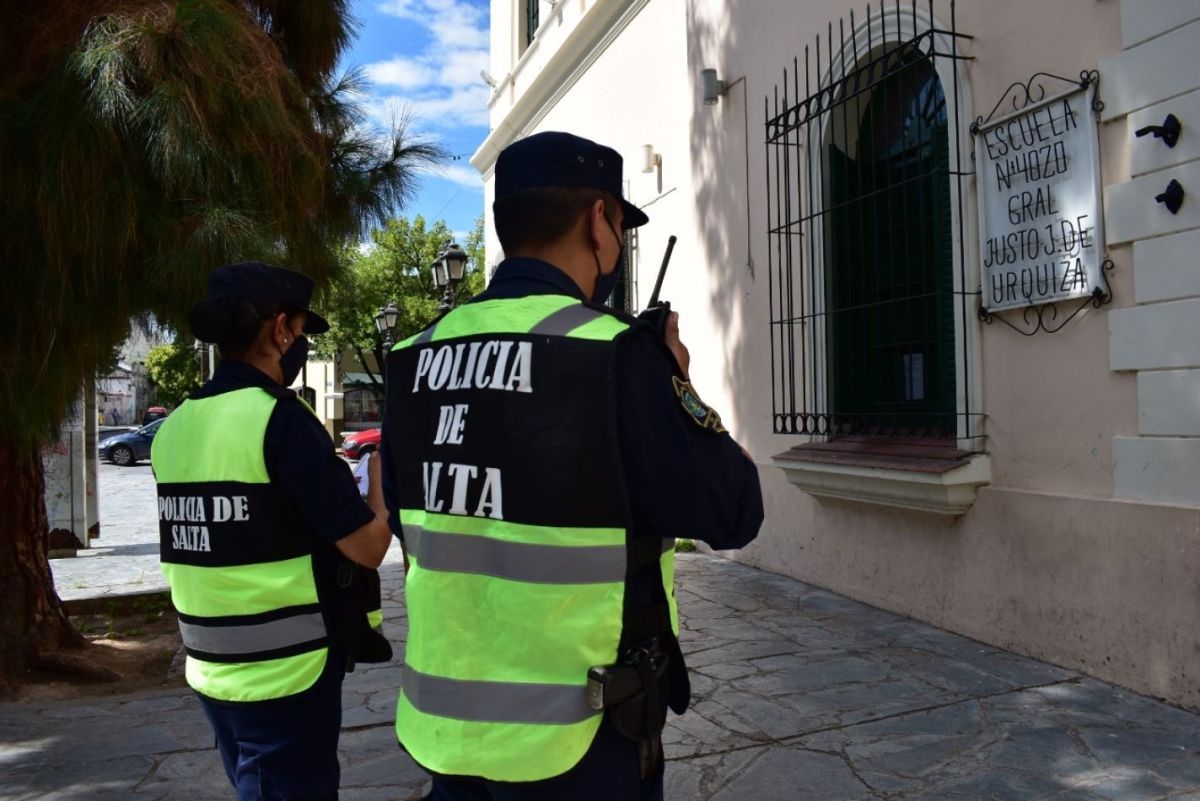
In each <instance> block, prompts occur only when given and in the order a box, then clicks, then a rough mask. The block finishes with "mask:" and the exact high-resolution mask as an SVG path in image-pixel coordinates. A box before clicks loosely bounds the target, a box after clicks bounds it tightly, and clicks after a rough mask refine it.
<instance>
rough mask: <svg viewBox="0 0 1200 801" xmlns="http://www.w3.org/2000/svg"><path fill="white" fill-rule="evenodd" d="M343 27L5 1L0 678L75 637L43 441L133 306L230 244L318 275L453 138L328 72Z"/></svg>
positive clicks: (272, 6) (310, 1)
mask: <svg viewBox="0 0 1200 801" xmlns="http://www.w3.org/2000/svg"><path fill="white" fill-rule="evenodd" d="M351 25H352V23H351V20H350V18H349V15H348V11H347V2H346V0H324V2H317V1H316V0H67V1H66V2H61V3H53V4H46V3H43V2H39V0H11V2H9V3H7V4H6V6H5V15H4V25H3V26H2V28H0V186H3V187H4V211H3V213H2V214H0V264H3V265H4V270H5V292H4V293H3V296H2V297H0V694H3V693H4V691H5V690H6V689H7V687H8V685H9V684H10V683H11V682H12V681H14V680H19V679H20V678H21V676H23V675H24V673H25V671H26V669H27V668H28V667H29V666H30V665H33V664H37V663H40V664H43V665H45V664H48V663H49V662H56V663H59V664H61V663H63V662H64V659H62V658H59V657H60V656H63V655H61V654H59V651H60V649H62V648H64V647H69V646H73V645H78V644H80V643H81V638H80V637H79V635H78V634H77V633H76V632H75V631H74V629H73V628H72V627H71V626H70V623H69V621H68V619H67V617H66V614H65V613H64V611H63V609H62V606H61V603H60V602H59V600H58V597H57V595H56V594H55V592H54V588H53V584H52V581H51V576H50V569H49V564H48V562H47V561H46V556H45V547H44V540H45V534H46V513H45V504H44V501H43V497H42V493H43V477H42V468H41V460H40V446H41V444H42V443H43V442H45V441H47V439H48V438H50V437H52V436H53V435H54V431H55V430H56V429H57V426H58V424H59V422H60V421H61V420H62V419H63V416H64V412H65V411H66V409H67V408H68V406H69V405H70V404H71V403H72V402H73V401H74V399H75V398H76V397H77V396H78V394H79V391H80V388H81V387H82V385H83V382H84V381H85V380H90V377H91V376H92V375H94V373H95V370H96V367H97V365H98V364H99V362H100V361H101V360H102V359H104V358H106V356H107V354H109V353H111V352H112V349H113V348H114V347H115V346H116V345H117V344H119V342H120V340H121V339H123V337H124V334H125V331H126V324H127V321H128V320H129V319H130V318H131V317H134V316H136V315H139V314H146V313H152V314H153V315H154V316H155V318H156V319H157V320H160V321H162V322H164V323H166V324H169V325H171V326H172V327H174V328H176V329H177V330H178V329H180V328H181V327H182V325H181V323H182V321H183V319H184V315H185V313H186V309H187V308H188V307H189V306H190V304H191V302H192V301H193V300H195V299H196V298H198V297H200V296H201V295H202V294H203V291H204V285H205V281H206V277H207V275H208V273H209V272H210V271H211V270H212V269H214V268H215V267H217V266H220V265H221V264H224V263H228V262H231V261H235V260H239V259H246V258H261V259H265V260H272V261H275V262H276V263H282V264H286V265H288V266H291V267H294V268H296V269H299V270H301V271H303V272H305V273H307V274H309V275H311V276H313V277H314V278H315V279H317V280H319V281H325V280H328V279H329V278H331V277H332V276H334V275H335V274H336V272H337V269H338V267H339V260H338V254H339V252H340V248H341V247H342V246H343V244H344V243H345V242H346V241H350V240H352V239H357V238H358V237H360V236H361V235H362V233H363V232H364V231H365V230H366V228H367V227H368V226H369V224H371V223H373V222H382V221H383V220H385V219H386V218H387V217H388V216H389V215H390V214H391V213H392V212H393V211H394V210H395V208H397V207H398V206H399V205H400V204H401V202H402V201H404V200H405V199H406V198H407V197H409V196H410V194H411V192H412V191H413V189H414V186H415V184H414V174H415V172H416V171H417V170H418V169H421V168H424V167H425V166H427V165H429V164H431V163H434V162H438V161H440V160H441V159H442V157H443V156H444V154H443V152H442V151H441V149H440V148H437V147H435V146H431V145H429V144H426V143H423V142H421V141H417V140H414V139H413V138H412V137H411V136H410V135H409V133H408V130H407V123H406V121H405V120H401V121H400V122H399V124H398V125H397V126H395V129H394V130H392V131H390V132H387V134H386V135H384V136H380V135H379V132H377V131H373V130H371V129H370V128H369V127H367V126H366V125H364V117H363V114H362V112H361V111H360V109H359V107H358V105H356V101H357V97H358V95H359V93H360V91H361V88H362V83H361V79H360V78H359V76H358V75H357V74H356V73H353V72H352V73H349V74H347V75H345V76H343V77H341V78H338V77H337V76H335V74H334V69H335V65H336V64H337V60H338V57H339V55H340V53H341V52H342V50H343V49H344V47H345V46H346V44H347V42H348V41H349V39H350V36H351ZM66 657H68V658H67V659H66V660H65V661H68V662H69V661H70V659H69V655H66ZM76 661H80V660H76Z"/></svg>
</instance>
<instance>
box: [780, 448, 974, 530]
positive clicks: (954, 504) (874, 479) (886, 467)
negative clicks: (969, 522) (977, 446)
mask: <svg viewBox="0 0 1200 801" xmlns="http://www.w3.org/2000/svg"><path fill="white" fill-rule="evenodd" d="M771 461H772V463H773V464H774V465H775V466H776V467H778V468H780V469H781V470H783V472H784V474H785V475H786V476H787V478H788V481H790V482H791V483H792V484H794V485H795V486H797V487H799V488H800V489H801V490H803V491H804V492H807V493H809V494H810V495H815V496H816V497H818V498H838V499H840V500H847V501H858V502H861V503H871V504H876V505H882V506H893V507H898V508H901V509H915V510H917V511H921V512H932V513H935V514H941V515H950V516H957V515H961V514H964V513H966V511H967V510H968V509H970V508H971V504H972V503H974V502H975V490H976V488H977V487H979V486H981V485H983V484H987V483H989V482H990V481H991V477H992V469H991V462H990V460H989V459H988V456H987V454H980V453H976V454H972V453H969V452H967V451H962V450H958V449H957V448H955V447H953V446H952V445H947V444H942V443H930V442H929V441H921V440H903V441H882V440H871V439H842V440H835V441H833V442H821V443H812V444H807V445H799V446H797V447H795V448H792V449H791V450H788V451H784V452H783V453H781V454H778V455H777V456H775V457H773V458H772V460H771Z"/></svg>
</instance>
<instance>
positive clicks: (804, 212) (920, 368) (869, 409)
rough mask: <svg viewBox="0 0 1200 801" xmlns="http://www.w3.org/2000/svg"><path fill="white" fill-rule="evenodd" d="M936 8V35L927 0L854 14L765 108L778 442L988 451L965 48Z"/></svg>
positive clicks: (807, 54)
mask: <svg viewBox="0 0 1200 801" xmlns="http://www.w3.org/2000/svg"><path fill="white" fill-rule="evenodd" d="M948 14H949V23H950V24H949V28H942V27H939V26H938V24H937V23H935V19H936V17H935V9H934V8H933V0H928V3H923V4H922V7H921V8H920V9H918V7H917V4H916V3H915V2H913V3H911V4H909V3H904V4H901V3H899V2H897V3H895V4H894V5H893V4H887V5H885V6H883V7H881V8H878V9H877V10H876V11H875V12H872V9H871V7H870V6H868V7H867V15H866V18H865V19H864V20H862V24H861V25H860V24H859V21H858V20H856V19H855V16H854V14H853V13H852V14H851V15H850V17H849V20H848V21H847V20H845V19H843V20H841V21H839V22H838V24H837V28H836V31H835V28H834V26H833V24H832V23H831V24H830V25H829V26H828V31H827V33H826V36H825V37H824V41H822V37H821V36H820V35H818V36H817V40H816V43H815V45H814V46H813V47H812V48H811V49H810V48H809V47H805V49H804V59H803V60H804V65H803V66H804V69H803V75H801V70H800V63H799V62H800V59H799V58H795V59H793V60H792V64H791V69H790V70H788V69H785V70H784V72H783V81H782V84H781V85H777V86H776V87H775V91H774V94H773V96H768V97H767V98H766V115H765V116H766V150H767V160H766V163H767V209H768V238H769V249H768V250H769V266H768V274H769V288H770V289H769V291H770V297H771V320H770V325H771V360H772V371H771V375H772V399H773V400H772V413H773V421H774V430H775V432H776V433H780V434H804V435H810V436H814V437H824V438H828V439H834V438H840V437H851V436H854V437H861V436H866V437H898V438H921V439H930V438H932V439H938V440H951V441H956V442H957V444H958V445H959V446H960V447H964V446H965V447H968V448H970V449H979V448H981V447H982V445H981V438H982V425H981V415H980V414H979V413H978V412H977V409H976V406H975V404H976V403H977V400H976V397H975V395H976V394H977V393H976V392H975V391H974V387H973V382H974V381H975V378H976V377H975V375H974V373H973V372H972V362H973V361H974V359H973V355H972V351H973V349H974V347H975V342H974V339H973V337H971V336H969V335H968V334H969V331H968V324H969V323H970V322H971V321H973V320H974V319H975V306H976V303H977V301H976V297H977V295H978V291H977V279H970V280H968V276H969V275H973V273H971V272H970V271H969V270H968V261H967V253H968V252H970V246H969V244H968V243H966V242H964V234H963V225H964V220H965V219H966V218H967V215H968V214H969V211H968V210H967V209H966V208H965V207H964V205H965V203H966V202H967V199H966V197H965V196H964V183H965V182H964V180H963V179H964V178H965V177H967V176H970V175H971V171H970V170H969V169H964V167H963V159H964V158H969V156H965V155H964V151H965V153H966V154H969V153H970V152H971V151H970V150H969V149H968V148H969V147H970V144H969V136H967V124H968V123H969V121H966V122H964V119H963V117H962V115H961V113H960V107H959V99H960V95H961V93H962V92H961V89H960V86H959V76H958V73H959V64H960V63H961V62H963V61H965V60H968V59H969V58H970V57H969V56H967V55H964V54H963V53H961V52H960V48H961V46H962V44H963V41H964V40H967V39H970V38H971V37H969V36H966V35H964V34H960V33H958V32H957V30H956V29H955V13H954V3H953V2H950V3H949V8H948ZM847 22H848V24H847ZM789 72H790V74H789ZM801 80H803V83H801Z"/></svg>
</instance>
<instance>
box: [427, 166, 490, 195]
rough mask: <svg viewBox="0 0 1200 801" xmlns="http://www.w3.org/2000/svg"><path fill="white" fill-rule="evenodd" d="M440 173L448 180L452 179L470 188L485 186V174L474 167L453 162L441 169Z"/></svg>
mask: <svg viewBox="0 0 1200 801" xmlns="http://www.w3.org/2000/svg"><path fill="white" fill-rule="evenodd" d="M438 174H439V175H441V177H443V178H445V179H446V180H447V181H452V182H453V183H456V184H459V185H460V186H465V187H467V188H469V189H482V188H483V176H482V175H480V174H479V171H478V170H476V169H475V168H474V167H470V166H463V165H461V164H451V165H450V166H449V167H445V168H443V169H441V170H439V171H438Z"/></svg>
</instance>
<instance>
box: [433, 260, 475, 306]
mask: <svg viewBox="0 0 1200 801" xmlns="http://www.w3.org/2000/svg"><path fill="white" fill-rule="evenodd" d="M466 272H467V252H466V251H465V250H463V249H462V248H460V247H459V246H458V245H457V244H456V243H454V242H449V243H447V245H446V247H445V248H444V249H443V250H442V252H441V254H440V255H439V256H438V258H437V261H435V262H434V263H433V282H434V283H435V284H436V285H437V288H438V289H443V290H445V291H444V293H443V294H442V305H441V306H439V307H438V312H439V313H440V314H445V313H446V312H448V311H450V310H451V309H452V308H454V289H455V287H457V286H458V284H459V283H461V282H462V280H463V277H464V276H465V275H466Z"/></svg>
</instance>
